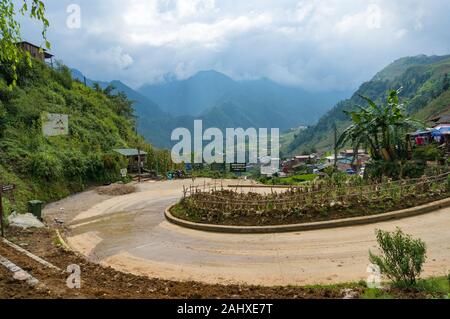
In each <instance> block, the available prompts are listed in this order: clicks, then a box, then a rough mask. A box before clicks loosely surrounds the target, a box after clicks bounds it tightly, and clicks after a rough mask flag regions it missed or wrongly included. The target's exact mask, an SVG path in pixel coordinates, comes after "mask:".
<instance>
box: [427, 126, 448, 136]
mask: <svg viewBox="0 0 450 319" xmlns="http://www.w3.org/2000/svg"><path fill="white" fill-rule="evenodd" d="M445 133H450V126H441V127H439V128H435V129H433V131H432V132H431V134H432V135H433V136H442V135H444V134H445Z"/></svg>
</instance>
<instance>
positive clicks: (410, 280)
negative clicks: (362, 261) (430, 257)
mask: <svg viewBox="0 0 450 319" xmlns="http://www.w3.org/2000/svg"><path fill="white" fill-rule="evenodd" d="M376 235H377V241H378V244H379V246H380V249H381V252H382V255H380V256H377V255H374V254H372V252H370V262H371V263H373V264H375V265H377V266H378V267H380V270H381V273H382V274H384V275H385V276H386V277H388V278H389V279H390V280H391V281H393V283H394V284H395V285H397V286H403V287H411V286H415V285H416V283H417V279H418V278H419V276H420V273H421V272H422V270H423V264H424V263H425V260H426V245H425V243H424V242H423V241H421V240H420V239H413V238H412V237H411V236H410V235H406V234H404V233H403V232H402V231H401V229H399V228H398V229H397V231H395V232H393V233H390V232H385V231H381V230H377V232H376Z"/></svg>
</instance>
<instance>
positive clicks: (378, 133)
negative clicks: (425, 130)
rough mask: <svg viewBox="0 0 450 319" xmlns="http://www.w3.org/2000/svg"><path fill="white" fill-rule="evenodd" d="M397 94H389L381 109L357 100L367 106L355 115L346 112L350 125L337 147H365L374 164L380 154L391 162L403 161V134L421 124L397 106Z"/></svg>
mask: <svg viewBox="0 0 450 319" xmlns="http://www.w3.org/2000/svg"><path fill="white" fill-rule="evenodd" d="M399 93H400V90H398V91H395V90H392V91H390V92H389V93H388V97H387V100H386V103H385V104H382V105H377V104H376V103H375V102H374V101H372V100H371V99H370V98H368V97H365V96H360V97H361V98H362V99H363V100H364V101H366V102H367V104H368V106H367V107H361V106H358V107H357V109H356V110H355V111H352V112H346V113H347V114H348V115H349V116H350V118H351V119H352V122H353V124H352V125H351V126H349V127H348V128H347V129H346V130H345V131H344V133H343V134H342V135H341V136H340V138H339V141H338V146H339V147H341V146H344V145H346V144H348V143H351V144H352V146H353V147H354V148H355V149H359V148H360V147H362V146H364V147H367V148H368V149H370V151H371V154H372V156H373V158H374V159H376V160H378V159H382V158H383V157H384V156H383V154H388V156H389V159H390V160H396V159H401V158H403V157H404V156H405V150H406V140H405V133H406V132H407V130H408V129H412V128H418V127H421V126H422V124H421V123H420V122H418V121H415V120H413V119H411V118H409V117H407V116H406V112H405V109H404V106H403V105H402V104H400V102H399V97H398V95H399Z"/></svg>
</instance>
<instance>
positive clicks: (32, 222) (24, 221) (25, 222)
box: [8, 213, 45, 229]
mask: <svg viewBox="0 0 450 319" xmlns="http://www.w3.org/2000/svg"><path fill="white" fill-rule="evenodd" d="M8 223H9V225H10V226H13V227H19V228H23V229H27V228H44V227H45V225H44V224H43V223H42V222H41V221H40V220H39V219H37V217H36V216H34V215H32V214H30V213H27V214H17V213H12V214H11V215H10V216H9V217H8Z"/></svg>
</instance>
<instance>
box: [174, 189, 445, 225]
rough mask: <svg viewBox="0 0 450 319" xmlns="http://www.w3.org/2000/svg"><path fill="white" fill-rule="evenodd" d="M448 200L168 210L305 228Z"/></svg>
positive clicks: (226, 221)
mask: <svg viewBox="0 0 450 319" xmlns="http://www.w3.org/2000/svg"><path fill="white" fill-rule="evenodd" d="M448 197H450V192H446V193H435V194H433V193H430V194H427V195H424V196H420V197H419V196H414V195H410V196H405V198H404V200H402V201H394V200H393V199H392V198H388V197H386V198H383V199H380V200H379V201H376V202H375V201H372V202H369V203H367V202H363V201H361V202H356V203H355V202H352V203H347V204H345V203H336V204H335V205H333V206H311V207H304V208H303V209H302V210H299V211H298V212H295V211H284V210H277V209H273V210H270V211H262V212H258V211H240V210H239V209H237V210H236V211H235V212H234V213H232V214H223V213H221V212H220V210H219V211H218V212H215V213H209V212H206V211H202V210H196V209H192V207H191V206H190V205H186V203H185V202H184V201H181V202H180V203H179V204H177V205H175V206H174V207H172V208H171V210H170V212H171V213H172V215H173V216H175V217H177V218H179V219H183V220H186V221H190V222H194V223H200V224H213V225H224V226H279V225H293V224H304V223H312V222H321V221H329V220H337V219H343V218H352V217H362V216H372V215H378V214H384V213H388V212H392V211H397V210H402V209H407V208H411V207H416V206H421V205H424V204H428V203H431V202H434V201H438V200H442V199H445V198H448Z"/></svg>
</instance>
